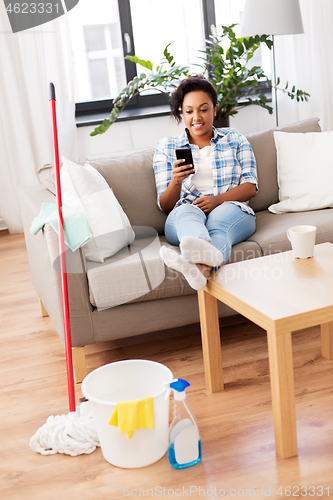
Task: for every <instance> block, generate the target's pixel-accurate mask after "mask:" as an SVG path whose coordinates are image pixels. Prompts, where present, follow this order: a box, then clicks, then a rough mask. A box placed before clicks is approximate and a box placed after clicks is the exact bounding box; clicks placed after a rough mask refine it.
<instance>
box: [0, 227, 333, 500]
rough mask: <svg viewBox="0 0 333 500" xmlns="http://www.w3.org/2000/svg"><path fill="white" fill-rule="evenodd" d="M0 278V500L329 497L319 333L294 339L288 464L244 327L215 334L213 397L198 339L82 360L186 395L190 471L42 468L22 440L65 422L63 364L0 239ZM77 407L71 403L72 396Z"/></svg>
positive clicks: (262, 344)
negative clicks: (218, 350) (130, 362)
mask: <svg viewBox="0 0 333 500" xmlns="http://www.w3.org/2000/svg"><path fill="white" fill-rule="evenodd" d="M0 273H1V274H0V276H1V282H0V297H1V311H0V313H1V322H0V327H1V336H0V342H1V364H0V381H1V399H0V422H1V428H0V436H1V437H0V457H1V458H0V474H1V475H0V481H1V482H0V491H1V498H3V499H4V500H9V499H10V500H12V499H13V500H14V499H15V500H16V499H19V500H22V499H29V500H39V499H41V500H53V499H61V500H67V499H73V500H76V499H89V500H99V499H101V500H104V499H105V500H113V499H121V498H126V497H129V498H134V497H153V498H154V497H160V498H204V497H205V498H207V497H208V498H222V497H225V498H226V497H227V495H228V496H229V498H267V497H269V498H271V499H281V498H285V497H287V496H293V497H295V496H299V497H303V498H318V497H322V498H329V497H333V361H328V360H326V359H324V358H322V357H321V354H320V331H319V327H316V328H311V329H307V330H302V331H299V332H297V333H295V334H294V335H293V348H294V374H295V394H296V415H297V433H298V448H299V456H298V457H295V458H291V459H288V460H283V459H281V458H279V457H277V456H276V454H275V449H274V435H273V420H272V408H271V397H270V381H269V367H268V357H267V341H266V336H265V332H264V331H263V330H261V329H260V328H259V327H256V326H254V325H252V324H251V323H249V322H243V323H241V324H229V326H226V327H224V328H221V339H222V355H223V366H224V379H225V387H226V388H225V391H223V392H220V393H216V394H209V393H208V392H207V391H206V389H205V384H204V372H203V360H202V350H201V341H200V334H199V332H198V328H195V327H193V329H192V328H191V329H185V334H183V333H182V332H174V334H175V333H177V336H173V338H171V339H170V338H160V337H159V336H158V335H152V336H150V340H149V341H148V342H145V343H141V344H136V345H135V344H134V343H133V342H132V343H131V342H127V344H125V345H121V343H119V342H118V343H117V342H114V343H104V344H99V345H95V346H89V347H88V348H87V349H86V352H87V367H88V370H89V371H91V370H93V369H95V368H97V367H98V366H100V365H102V364H105V363H110V362H113V361H117V360H122V359H128V358H146V359H151V360H154V361H158V362H161V363H164V364H165V365H167V366H168V367H169V368H170V369H171V370H172V372H173V374H174V375H175V376H178V377H182V378H185V379H187V380H188V381H189V382H190V383H191V386H190V387H189V389H188V400H189V401H190V403H191V405H192V407H193V409H194V412H195V414H196V417H197V420H198V424H199V429H200V433H201V439H202V450H203V458H202V461H201V462H200V463H199V464H197V465H195V466H194V467H190V468H189V469H185V470H175V469H173V468H172V467H171V465H170V464H169V462H168V459H167V456H164V457H163V458H162V459H161V460H159V461H158V462H157V463H155V464H153V465H151V466H149V467H145V468H142V469H135V470H126V469H119V468H116V467H114V466H112V465H110V464H109V463H107V462H106V461H105V460H104V458H103V456H102V453H101V450H100V449H98V450H96V451H95V452H94V453H92V454H91V455H86V456H80V457H69V456H65V455H53V456H46V457H45V456H42V455H39V454H37V453H34V452H32V451H31V450H30V448H29V439H30V437H31V436H32V435H33V434H34V433H35V432H36V430H37V429H38V428H39V427H40V426H41V425H42V424H43V423H44V422H45V420H46V418H47V417H48V416H49V415H57V414H62V413H67V412H68V401H67V383H66V368H65V353H64V348H63V346H62V344H61V343H60V341H59V339H58V336H57V334H56V332H55V330H54V329H53V326H52V323H51V321H50V319H49V318H42V317H41V316H40V312H39V304H38V300H37V296H36V294H35V292H34V290H33V287H32V285H31V279H30V272H29V265H28V260H27V255H26V250H25V244H24V238H23V235H8V234H6V233H4V234H1V235H0ZM332 286H333V285H332ZM76 397H77V402H79V398H80V397H82V394H81V390H80V386H77V388H76ZM170 409H171V411H172V405H171V406H170ZM302 487H303V488H302ZM311 487H312V489H311ZM200 488H201V490H199V489H200ZM306 488H307V489H306ZM328 488H329V490H328Z"/></svg>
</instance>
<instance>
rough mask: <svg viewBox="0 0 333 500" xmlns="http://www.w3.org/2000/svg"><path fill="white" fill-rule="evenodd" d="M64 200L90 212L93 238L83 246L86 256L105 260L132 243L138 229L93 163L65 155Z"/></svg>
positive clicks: (88, 214)
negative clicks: (79, 161)
mask: <svg viewBox="0 0 333 500" xmlns="http://www.w3.org/2000/svg"><path fill="white" fill-rule="evenodd" d="M62 160H63V166H62V169H61V172H60V179H61V192H62V203H63V204H64V205H67V206H69V207H72V208H75V209H76V210H78V211H79V212H82V213H83V214H85V215H86V217H87V219H88V222H89V226H90V230H91V233H92V237H93V238H92V240H90V241H89V242H88V243H87V244H86V245H84V247H83V248H82V249H83V251H84V255H85V257H86V259H88V260H92V261H94V262H104V260H105V259H106V258H108V257H111V256H112V255H114V254H116V253H117V252H118V251H119V250H121V249H122V248H123V247H125V246H127V245H130V244H131V243H132V242H133V241H134V238H135V233H134V231H133V229H132V227H131V225H130V222H129V220H128V218H127V216H126V214H125V212H124V211H123V209H122V208H121V206H120V204H119V202H118V200H117V198H116V197H115V195H114V194H113V191H112V189H110V187H109V185H108V183H107V182H106V180H105V179H104V177H103V176H102V175H101V174H100V173H99V172H98V171H97V170H96V169H95V168H93V167H92V166H91V165H89V164H88V163H86V164H85V165H84V166H81V165H77V164H76V163H74V162H72V161H70V160H68V159H67V158H65V157H62Z"/></svg>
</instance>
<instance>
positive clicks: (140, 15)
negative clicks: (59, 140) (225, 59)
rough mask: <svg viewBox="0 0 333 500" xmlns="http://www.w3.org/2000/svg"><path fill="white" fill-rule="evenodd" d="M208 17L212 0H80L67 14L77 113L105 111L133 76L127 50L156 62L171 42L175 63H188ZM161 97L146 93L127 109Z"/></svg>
mask: <svg viewBox="0 0 333 500" xmlns="http://www.w3.org/2000/svg"><path fill="white" fill-rule="evenodd" d="M214 16H215V15H214V0H167V1H166V0H96V1H95V2H91V0H80V2H79V3H78V5H77V6H76V8H75V11H74V10H73V11H71V12H69V14H68V19H69V25H70V36H71V41H72V54H73V69H74V78H75V100H76V102H77V105H76V109H77V115H78V116H79V115H86V114H98V113H101V114H102V113H104V114H105V113H106V112H109V111H110V109H111V108H112V98H114V97H115V96H117V95H118V94H119V92H120V90H121V89H122V88H123V87H125V85H126V83H127V82H128V81H130V80H132V78H133V77H134V76H135V75H136V67H135V65H134V64H133V63H132V62H130V61H127V60H125V59H124V58H125V56H126V55H127V54H130V55H134V54H135V55H137V56H138V57H141V58H143V59H149V60H151V61H152V62H153V63H155V64H158V63H159V62H160V61H161V59H162V57H163V50H164V48H165V46H166V45H167V44H168V43H170V42H171V46H170V51H171V53H172V54H173V55H174V56H175V60H176V61H177V63H179V64H182V65H188V66H191V65H193V63H195V62H196V61H195V59H196V56H197V54H198V51H199V50H200V49H201V48H203V47H204V40H205V38H206V36H207V35H208V34H209V25H210V24H211V19H213V20H214V19H215V17H214ZM191 69H192V70H193V71H195V67H194V66H192V67H191ZM142 70H143V68H141V69H140V68H139V69H138V71H140V72H142ZM145 94H146V93H145ZM167 101H168V99H167V97H166V96H165V95H163V94H160V93H158V94H155V95H154V94H153V95H152V94H149V95H148V94H146V95H141V96H137V97H136V98H135V99H133V100H132V101H131V104H130V105H128V107H127V108H130V107H132V108H135V107H147V106H156V105H161V104H166V103H167Z"/></svg>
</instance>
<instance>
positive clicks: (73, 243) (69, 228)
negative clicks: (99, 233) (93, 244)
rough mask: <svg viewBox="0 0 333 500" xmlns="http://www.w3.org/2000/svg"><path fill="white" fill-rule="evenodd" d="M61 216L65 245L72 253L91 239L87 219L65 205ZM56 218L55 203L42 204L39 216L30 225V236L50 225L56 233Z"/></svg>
mask: <svg viewBox="0 0 333 500" xmlns="http://www.w3.org/2000/svg"><path fill="white" fill-rule="evenodd" d="M62 214H63V219H64V236H65V244H66V245H67V246H68V248H70V249H71V250H72V251H73V252H74V251H75V250H76V249H77V248H79V247H82V246H83V245H84V244H85V243H87V242H88V241H89V240H90V239H91V238H92V235H91V231H90V227H89V223H88V219H87V217H86V216H85V215H84V214H82V213H81V212H79V211H78V210H75V209H74V208H71V207H67V206H66V205H63V207H62ZM57 216H58V212H57V206H56V204H55V203H43V205H42V208H41V211H40V214H39V215H37V217H36V218H35V219H34V220H33V221H32V223H31V227H30V232H31V234H37V233H38V231H40V230H41V229H42V228H43V227H44V226H45V224H50V226H51V227H52V228H53V229H54V230H55V232H56V233H58V221H57Z"/></svg>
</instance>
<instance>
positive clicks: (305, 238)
mask: <svg viewBox="0 0 333 500" xmlns="http://www.w3.org/2000/svg"><path fill="white" fill-rule="evenodd" d="M316 230H317V228H316V226H294V227H290V228H289V229H288V231H287V237H288V240H289V241H290V243H291V246H292V249H293V251H294V257H295V259H308V258H309V257H313V250H314V246H315V242H316Z"/></svg>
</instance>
